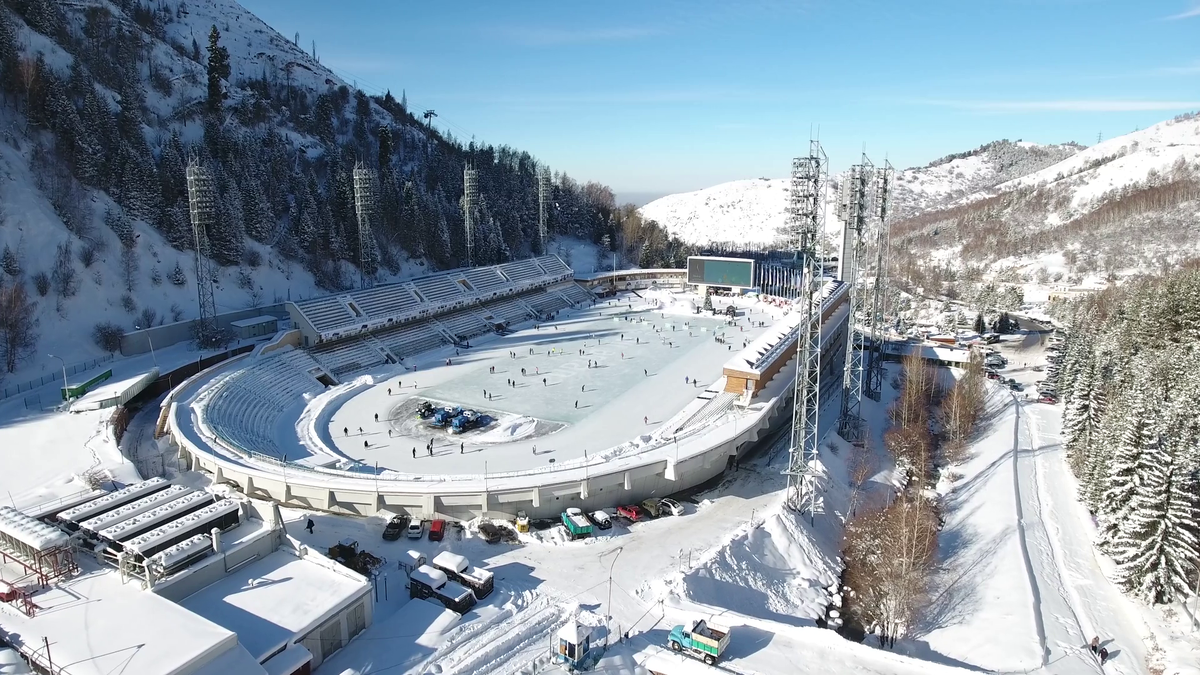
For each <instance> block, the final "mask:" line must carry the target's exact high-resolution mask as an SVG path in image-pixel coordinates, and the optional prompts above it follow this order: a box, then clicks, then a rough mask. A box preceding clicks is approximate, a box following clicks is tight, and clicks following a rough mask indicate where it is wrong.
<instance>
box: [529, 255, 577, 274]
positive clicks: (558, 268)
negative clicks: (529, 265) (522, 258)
mask: <svg viewBox="0 0 1200 675" xmlns="http://www.w3.org/2000/svg"><path fill="white" fill-rule="evenodd" d="M535 260H536V261H537V263H538V266H540V267H541V268H542V269H543V270H545V271H546V274H563V273H566V272H570V271H571V268H570V267H567V264H566V263H565V262H563V261H562V259H561V258H559V257H558V256H554V255H544V256H542V257H540V258H536V259H535Z"/></svg>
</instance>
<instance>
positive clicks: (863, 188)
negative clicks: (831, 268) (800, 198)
mask: <svg viewBox="0 0 1200 675" xmlns="http://www.w3.org/2000/svg"><path fill="white" fill-rule="evenodd" d="M874 172H875V167H874V166H873V165H872V164H871V160H869V159H867V155H866V153H863V156H862V162H861V163H860V164H855V165H854V166H852V167H850V171H849V173H848V175H847V176H846V182H845V184H843V186H842V197H843V198H842V199H841V200H840V203H839V204H838V206H839V210H840V211H841V213H842V219H843V220H844V221H845V230H844V231H843V234H842V260H841V267H842V281H843V282H845V283H846V284H847V285H848V286H849V287H850V296H849V297H850V314H849V316H847V321H848V322H849V330H850V334H849V339H848V340H847V345H846V368H845V372H844V373H843V376H842V411H841V415H840V416H839V417H838V433H839V434H840V435H841V436H842V438H844V439H846V440H847V441H850V442H851V443H857V442H858V441H859V440H860V439H861V437H862V415H861V412H860V411H861V408H862V380H863V359H862V348H863V332H862V331H856V330H855V327H854V324H855V321H857V320H858V319H860V318H861V317H860V316H859V314H860V313H861V312H862V310H863V308H864V306H865V299H866V298H865V293H864V290H863V288H862V286H863V284H862V280H861V279H860V278H859V267H860V266H861V262H862V260H863V257H864V254H863V249H864V242H865V240H866V229H867V223H868V221H869V219H870V218H871V215H872V213H871V211H872V199H871V196H872V195H871V193H872V188H873V187H874V184H873V181H874Z"/></svg>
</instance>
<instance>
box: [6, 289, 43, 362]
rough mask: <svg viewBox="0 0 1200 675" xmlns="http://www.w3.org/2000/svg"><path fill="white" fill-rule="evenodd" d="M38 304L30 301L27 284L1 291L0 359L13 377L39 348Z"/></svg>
mask: <svg viewBox="0 0 1200 675" xmlns="http://www.w3.org/2000/svg"><path fill="white" fill-rule="evenodd" d="M37 325H38V320H37V303H36V302H33V301H31V300H30V299H29V294H28V293H27V292H26V291H25V284H23V283H19V282H18V283H13V284H9V285H7V286H4V287H2V288H0V359H3V361H4V370H5V371H6V372H9V373H12V372H15V371H16V370H17V366H18V365H19V364H20V362H21V361H22V360H24V359H25V358H26V357H28V356H29V355H30V354H32V353H33V351H34V349H35V348H36V347H37V340H38V334H37Z"/></svg>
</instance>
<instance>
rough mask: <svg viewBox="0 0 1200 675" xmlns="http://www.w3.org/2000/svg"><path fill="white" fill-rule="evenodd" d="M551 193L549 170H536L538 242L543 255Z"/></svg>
mask: <svg viewBox="0 0 1200 675" xmlns="http://www.w3.org/2000/svg"><path fill="white" fill-rule="evenodd" d="M553 194H554V193H553V192H551V189H550V172H549V171H548V170H546V169H542V170H541V171H538V242H540V243H541V246H542V254H543V255H545V253H546V223H547V222H548V221H549V219H550V202H551V199H553Z"/></svg>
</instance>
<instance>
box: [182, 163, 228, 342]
mask: <svg viewBox="0 0 1200 675" xmlns="http://www.w3.org/2000/svg"><path fill="white" fill-rule="evenodd" d="M187 189H188V211H189V213H190V215H191V220H192V235H193V236H194V238H195V242H196V302H197V304H199V306H200V317H199V318H198V319H197V320H196V344H197V345H198V346H199V347H200V348H201V349H209V348H212V347H216V346H219V343H220V341H221V337H220V334H219V333H218V332H217V301H216V298H215V297H214V296H213V278H214V277H215V276H216V275H215V270H213V268H212V263H211V260H212V256H211V251H210V249H209V243H208V230H209V229H210V228H211V227H212V226H213V225H214V224H215V223H216V220H217V187H216V184H215V183H214V182H213V177H212V173H211V172H209V170H208V169H207V168H205V167H203V166H201V165H200V162H199V161H198V160H197V159H196V158H194V157H193V158H192V159H190V160H189V161H188V165H187Z"/></svg>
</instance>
